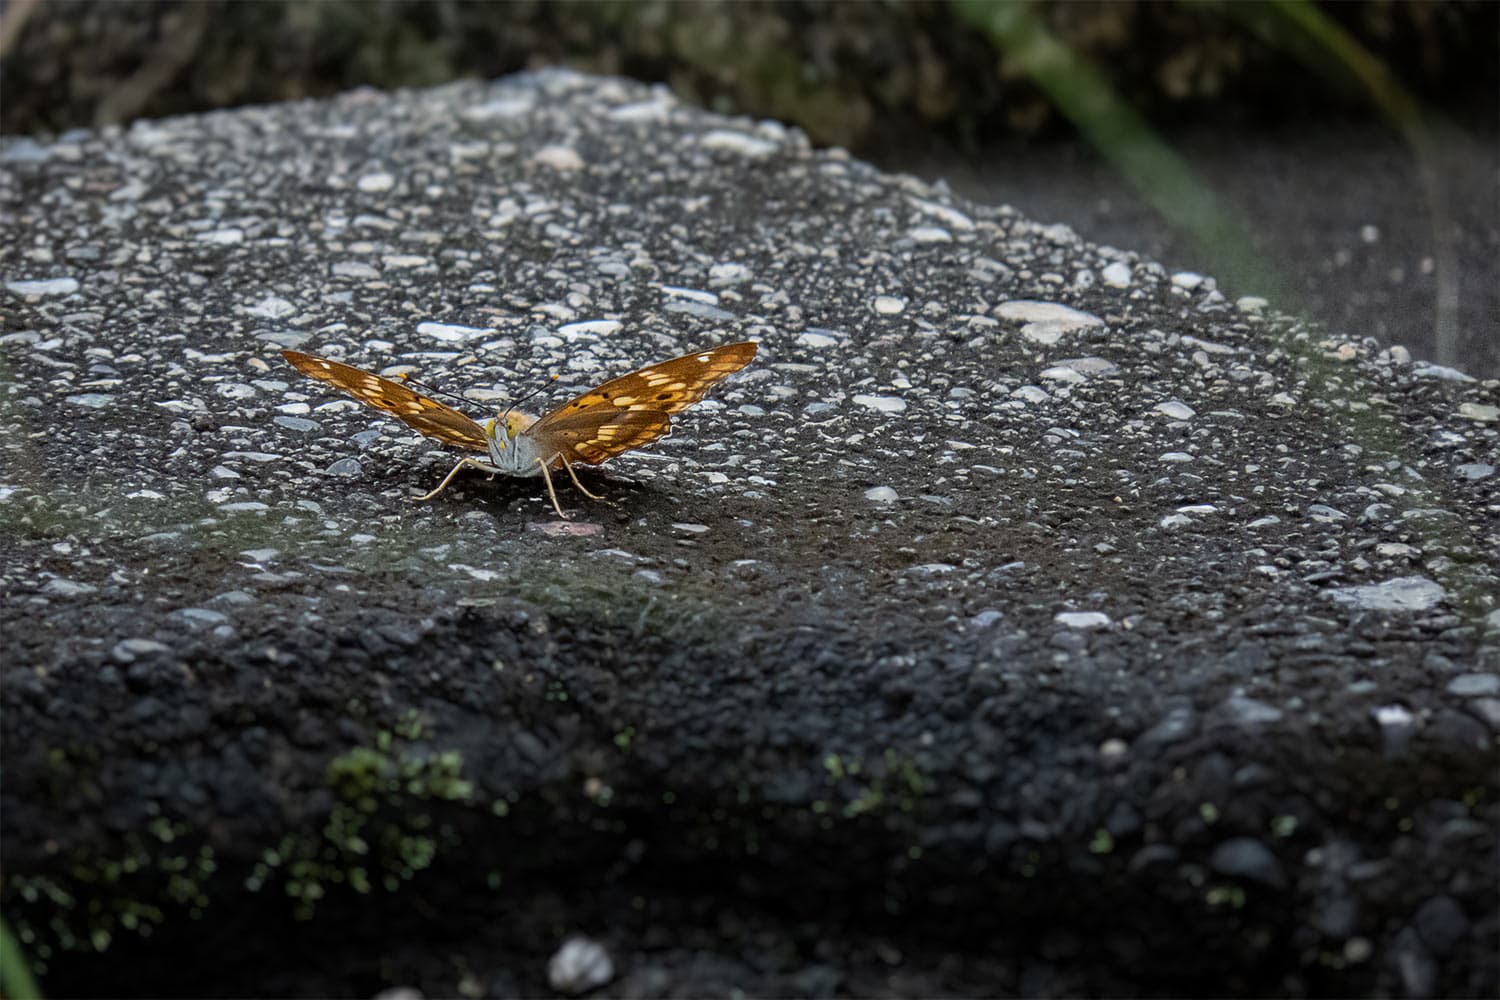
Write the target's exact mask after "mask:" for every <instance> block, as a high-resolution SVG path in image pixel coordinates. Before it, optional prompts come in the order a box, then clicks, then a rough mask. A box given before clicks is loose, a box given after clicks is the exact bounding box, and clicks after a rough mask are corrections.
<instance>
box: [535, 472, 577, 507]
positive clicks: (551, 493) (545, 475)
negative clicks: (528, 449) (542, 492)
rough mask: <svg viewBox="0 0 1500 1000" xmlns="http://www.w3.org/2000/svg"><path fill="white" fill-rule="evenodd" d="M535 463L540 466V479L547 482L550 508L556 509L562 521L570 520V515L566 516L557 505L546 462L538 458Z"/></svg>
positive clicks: (550, 474) (555, 493) (555, 492)
mask: <svg viewBox="0 0 1500 1000" xmlns="http://www.w3.org/2000/svg"><path fill="white" fill-rule="evenodd" d="M536 464H537V465H539V466H541V469H542V479H543V480H545V481H546V483H547V495H548V496H549V497H551V498H552V509H553V510H555V511H557V516H558V517H560V518H562V519H563V520H564V521H569V520H572V519H571V518H570V517H568V515H566V514H564V513H563V509H562V507H560V506H558V503H557V491H556V490H555V489H553V488H552V473H550V472H548V471H547V463H546V462H544V461H542V460H541V459H540V458H539V459H537V460H536Z"/></svg>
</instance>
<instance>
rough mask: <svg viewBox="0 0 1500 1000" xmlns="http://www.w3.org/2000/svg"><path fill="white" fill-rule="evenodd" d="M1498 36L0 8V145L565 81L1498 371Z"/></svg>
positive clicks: (1360, 11) (424, 8) (937, 19)
mask: <svg viewBox="0 0 1500 1000" xmlns="http://www.w3.org/2000/svg"><path fill="white" fill-rule="evenodd" d="M1017 11H1020V12H1021V14H1022V15H1023V16H1024V17H1026V18H1029V19H1031V20H1032V21H1034V23H1035V25H1037V26H1039V28H1040V30H1041V31H1042V32H1043V33H1044V34H1045V36H1046V37H1047V38H1049V39H1051V40H1055V41H1056V42H1058V43H1060V44H1061V45H1062V46H1063V47H1064V48H1065V49H1066V50H1067V51H1069V52H1070V53H1071V54H1072V57H1073V58H1074V59H1076V60H1078V61H1079V64H1080V65H1091V66H1092V67H1094V69H1096V70H1097V71H1098V73H1099V76H1098V81H1099V83H1100V84H1101V86H1102V88H1103V89H1102V90H1100V91H1098V93H1097V94H1095V95H1094V96H1096V97H1097V96H1098V95H1099V94H1104V95H1106V96H1111V97H1113V98H1114V99H1117V100H1118V101H1119V102H1120V107H1125V108H1129V109H1133V111H1134V112H1135V113H1136V114H1138V115H1139V116H1140V117H1141V123H1140V124H1141V126H1142V129H1143V135H1144V138H1146V139H1148V140H1152V141H1156V142H1160V143H1163V144H1164V145H1165V146H1166V147H1167V148H1169V149H1170V150H1172V151H1175V153H1176V154H1177V156H1179V157H1180V158H1181V159H1182V160H1183V161H1184V162H1185V164H1186V166H1187V167H1188V168H1189V169H1190V170H1191V171H1192V172H1193V174H1194V175H1195V176H1196V178H1197V183H1198V185H1200V186H1201V189H1202V190H1204V191H1206V192H1208V193H1209V194H1210V195H1211V196H1212V198H1213V201H1214V204H1215V205H1216V206H1217V208H1218V210H1219V211H1220V212H1222V213H1223V214H1222V216H1221V217H1220V221H1221V222H1222V221H1223V220H1226V219H1227V220H1232V221H1233V223H1234V227H1233V228H1232V229H1226V227H1225V226H1224V225H1217V224H1208V225H1197V226H1195V224H1194V222H1193V220H1192V218H1191V217H1189V218H1186V219H1185V218H1182V217H1174V216H1172V213H1171V211H1170V207H1171V206H1172V205H1180V204H1182V203H1183V202H1185V201H1186V200H1187V199H1185V198H1184V197H1181V196H1180V195H1179V193H1178V192H1177V190H1176V187H1175V182H1174V181H1173V180H1172V179H1171V178H1169V177H1166V176H1162V175H1160V174H1148V175H1146V176H1144V177H1142V176H1140V175H1139V174H1131V173H1130V171H1129V170H1122V168H1121V167H1120V166H1119V162H1120V156H1121V155H1122V154H1126V153H1128V149H1125V148H1124V147H1125V146H1128V145H1129V143H1130V142H1131V141H1133V139H1132V136H1131V135H1129V134H1127V135H1125V136H1123V137H1122V136H1121V135H1120V134H1115V135H1113V136H1101V135H1099V134H1097V132H1095V133H1093V134H1091V135H1090V134H1087V133H1088V130H1087V129H1083V130H1080V128H1079V127H1078V125H1079V122H1078V120H1077V114H1076V110H1062V105H1060V103H1059V101H1058V97H1057V93H1056V91H1055V89H1049V88H1048V87H1047V86H1045V85H1039V84H1038V83H1037V82H1036V81H1037V76H1036V74H1035V73H1034V72H1032V70H1033V68H1034V65H1035V56H1036V55H1037V53H1038V51H1039V50H1040V49H1041V47H1042V46H1041V44H1040V43H1038V42H1037V40H1036V37H1035V35H1034V34H1033V35H1031V36H1023V37H1019V38H1018V37H1016V36H1014V35H1012V36H1009V37H1007V36H1006V35H1005V34H1004V33H1003V32H998V31H997V30H995V21H996V15H997V12H998V13H999V14H1000V15H1002V16H1009V15H1014V14H1015V13H1016V12H1017ZM1497 39H1500V4H1495V3H1491V2H1484V0H1475V2H1450V3H1438V2H1416V3H1394V2H1361V3H1332V4H1300V3H1290V4H1269V3H1249V2H1246V3H1228V4H1221V3H1167V2H1129V0H1121V2H1107V3H1039V4H1027V5H995V4H988V3H964V2H953V3H946V2H945V3H907V4H887V3H844V2H786V3H758V2H702V3H673V2H640V3H616V2H596V0H589V2H515V3H505V4H494V3H458V2H452V0H442V2H407V0H376V2H347V0H333V2H325V3H301V2H291V3H285V2H264V3H242V2H228V0H206V2H197V3H149V2H140V0H128V2H87V0H79V2H73V0H66V2H64V0H58V2H39V0H20V2H18V0H11V2H9V3H7V4H5V6H4V7H3V24H0V88H3V89H0V129H3V131H4V132H5V133H6V134H8V135H16V134H29V135H35V136H38V137H44V136H47V135H54V134H58V133H61V132H64V131H66V130H68V129H71V128H80V127H99V126H105V125H110V124H115V123H121V122H128V121H130V120H132V119H135V118H139V117H160V116H164V115H172V114H181V113H189V112H196V111H203V110H207V109H211V108H216V107H231V106H236V105H242V104H250V103H260V102H268V101H280V100H291V99H297V98H304V97H316V96H322V95H328V94H333V93H336V92H339V91H341V90H347V89H349V88H351V87H356V86H373V87H379V88H393V87H409V86H428V85H432V84H438V83H442V82H445V81H448V80H453V79H457V78H463V77H484V78H488V77H494V76H499V75H503V74H506V73H511V72H516V71H519V70H524V69H528V68H536V67H538V66H543V65H553V64H566V65H570V66H573V67H576V68H578V69H582V70H587V71H591V72H600V73H616V74H623V75H626V76H630V77H634V78H637V79H643V80H653V81H662V82H664V83H666V84H667V85H669V86H670V87H671V88H672V89H673V90H674V91H675V92H676V93H677V94H678V95H679V96H680V97H682V98H683V99H684V100H687V101H691V102H694V103H698V104H702V105H705V106H708V107H711V108H714V109H716V110H721V111H726V112H733V113H741V114H748V115H752V116H756V117H767V118H776V119H779V120H782V121H786V122H789V123H793V124H796V125H798V126H800V127H802V128H803V129H805V130H806V131H807V132H808V133H809V135H811V137H812V138H813V140H814V141H815V142H817V143H820V144H837V145H845V146H848V147H850V148H851V149H852V150H853V151H854V152H855V153H856V154H857V155H859V156H861V157H864V158H866V159H870V160H872V161H874V162H875V163H877V164H879V165H881V166H882V167H885V168H887V169H897V170H905V171H909V172H912V173H916V174H919V175H922V176H924V177H926V178H929V179H936V178H944V179H946V180H948V182H949V183H950V184H951V185H952V186H953V187H954V188H955V189H956V190H958V191H960V192H961V193H963V194H966V195H969V196H972V197H974V198H977V199H980V200H984V201H990V202H994V201H1005V202H1008V203H1010V204H1012V205H1014V206H1015V207H1017V208H1018V209H1020V210H1021V211H1022V212H1024V213H1025V214H1026V215H1028V216H1030V217H1032V218H1034V219H1037V220H1039V221H1042V222H1066V223H1068V224H1069V225H1071V226H1072V227H1073V228H1074V229H1075V230H1077V231H1078V232H1079V233H1080V234H1082V235H1084V236H1085V237H1087V238H1089V239H1093V240H1096V241H1099V242H1104V243H1110V244H1113V245H1115V246H1119V247H1122V248H1125V249H1132V250H1139V251H1140V252H1142V253H1143V254H1145V255H1147V256H1150V257H1154V258H1156V259H1159V260H1161V261H1162V262H1163V263H1165V264H1166V265H1167V266H1169V267H1171V268H1174V269H1176V268H1182V269H1190V270H1196V271H1200V272H1204V273H1208V274H1213V275H1214V276H1216V277H1217V278H1218V279H1219V281H1220V284H1221V287H1222V288H1223V290H1224V291H1225V293H1226V294H1228V295H1230V296H1237V295H1241V294H1261V295H1266V296H1267V297H1269V298H1271V299H1272V300H1273V302H1275V304H1277V305H1278V306H1280V307H1282V308H1285V309H1288V310H1290V311H1296V312H1301V313H1303V314H1304V315H1306V316H1308V317H1310V318H1312V319H1314V320H1316V321H1318V322H1319V323H1321V324H1324V325H1325V326H1326V327H1327V328H1328V331H1329V333H1330V334H1331V335H1333V336H1336V337H1338V338H1339V339H1341V340H1344V339H1354V340H1358V339H1361V338H1365V337H1372V338H1375V339H1376V340H1377V341H1378V342H1379V343H1381V344H1384V345H1389V344H1404V345H1406V346H1407V347H1408V348H1409V349H1410V350H1411V352H1412V354H1413V355H1414V356H1416V357H1418V358H1421V359H1427V360H1432V361H1436V362H1439V363H1443V364H1449V365H1454V366H1456V367H1459V368H1462V369H1463V370H1465V371H1467V372H1469V373H1470V374H1473V375H1477V376H1494V375H1496V374H1500V336H1497V326H1500V323H1497V319H1500V293H1497V290H1496V289H1497V286H1500V276H1497V265H1496V263H1495V261H1496V260H1497V255H1500V181H1497V178H1500V152H1497V150H1500V125H1497V119H1500V104H1497V93H1500V70H1497V66H1500V41H1497ZM1074 77H1075V78H1082V74H1074ZM1086 96H1087V95H1086ZM1115 117H1117V118H1118V117H1119V116H1118V115H1116V116H1115ZM1127 176H1129V177H1132V178H1133V179H1132V180H1129V181H1127V180H1126V177H1127ZM1164 205H1166V206H1167V207H1166V208H1164V207H1163V206H1164ZM1190 215H1191V213H1189V216H1190Z"/></svg>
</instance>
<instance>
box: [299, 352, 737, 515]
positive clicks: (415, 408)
mask: <svg viewBox="0 0 1500 1000" xmlns="http://www.w3.org/2000/svg"><path fill="white" fill-rule="evenodd" d="M755 351H756V345H755V344H754V343H752V342H749V341H745V342H742V343H738V344H726V345H724V346H722V347H714V348H709V349H708V350H706V351H698V352H694V353H693V354H684V355H682V356H681V357H678V358H672V359H671V360H668V361H662V362H659V363H657V364H654V365H648V366H646V367H645V368H642V369H640V370H638V371H634V372H631V373H630V374H629V375H622V376H620V377H619V378H616V379H611V380H610V381H608V382H605V383H604V384H603V385H600V386H597V387H596V388H594V389H591V390H589V391H588V392H585V393H583V394H582V395H580V396H577V397H576V398H574V399H572V400H570V401H568V402H567V403H564V404H563V405H562V406H560V407H558V408H557V409H555V410H551V411H549V412H548V413H546V414H544V415H542V416H535V415H533V414H529V413H521V412H519V411H515V410H506V411H503V412H502V413H500V414H498V415H497V416H495V417H493V418H491V419H489V420H486V421H485V422H484V423H483V424H481V423H479V422H477V421H475V420H473V419H471V418H470V417H467V416H465V415H464V414H462V413H460V412H459V411H457V410H455V409H453V408H452V407H450V406H447V405H445V404H443V403H439V402H438V401H437V400H434V399H430V398H428V397H426V396H423V395H421V394H420V393H417V392H414V391H412V390H411V389H410V388H408V387H407V386H405V385H403V384H401V383H399V382H396V381H394V380H392V379H388V378H382V377H381V376H379V375H376V374H374V373H373V372H367V371H364V370H363V369H360V368H355V367H353V366H352V365H346V364H342V363H341V362H337V361H329V360H327V359H324V358H318V357H314V356H313V355H311V354H303V353H301V352H300V351H283V352H282V356H283V357H285V358H286V360H287V361H288V362H289V363H290V364H291V365H292V366H293V367H294V368H296V369H297V370H298V371H300V372H302V373H303V374H304V375H307V376H309V377H311V378H315V379H318V380H320V381H323V382H327V383H328V384H330V385H332V386H334V387H335V388H338V389H341V390H343V391H344V392H347V393H348V394H349V395H351V396H353V397H354V398H355V399H358V400H359V401H360V402H363V403H365V404H367V405H369V406H373V407H375V408H376V409H378V410H383V411H385V412H386V413H390V414H392V415H393V416H395V417H397V418H398V419H400V420H402V421H403V422H405V423H406V424H407V425H408V426H410V427H412V428H413V429H415V430H417V431H420V432H421V433H422V434H425V435H427V436H428V437H431V438H434V439H436V440H438V441H441V442H443V443H444V444H448V445H453V446H456V447H459V448H464V449H466V450H469V451H478V452H484V453H486V455H487V456H488V458H489V461H488V462H484V461H481V460H479V459H475V458H464V459H462V460H460V461H459V463H458V464H457V465H455V466H454V467H453V471H452V472H450V473H449V474H448V476H447V478H445V479H444V480H443V481H442V483H441V484H439V485H438V488H437V489H435V490H433V491H432V492H431V493H428V494H426V496H424V497H420V498H418V499H430V498H431V497H434V496H436V495H437V494H438V493H440V492H442V490H443V489H444V488H445V487H446V486H447V485H448V483H449V482H450V481H451V480H452V479H453V477H454V476H455V475H457V474H458V473H459V472H460V471H461V470H462V469H464V468H466V467H467V468H475V469H479V470H481V471H484V472H489V473H491V474H500V475H508V476H541V477H542V478H543V479H545V480H546V483H547V491H548V493H549V495H551V497H552V505H553V507H554V509H556V510H557V513H558V515H559V516H563V517H566V515H564V514H563V512H562V508H561V507H560V506H558V504H557V495H556V492H555V491H554V490H553V489H552V477H551V473H552V472H553V471H557V470H559V469H562V470H565V471H566V472H567V473H568V475H569V477H570V478H571V479H572V480H573V483H574V485H575V486H577V487H578V488H579V490H581V491H582V492H584V493H585V494H587V495H589V496H593V494H591V493H589V492H588V490H586V489H584V486H583V484H582V483H580V482H579V481H578V477H577V476H576V475H574V473H573V466H574V465H575V464H585V465H598V464H599V463H601V462H605V461H608V460H609V459H611V458H613V457H615V456H616V455H619V454H622V453H624V452H626V451H630V450H632V449H634V448H639V447H641V446H642V445H646V444H650V443H651V442H652V441H655V440H657V439H658V438H661V437H663V436H665V435H666V434H668V433H670V431H671V421H670V419H669V417H670V415H671V414H673V413H676V412H678V411H680V410H684V409H686V408H687V407H689V406H691V405H693V404H694V403H696V402H698V401H699V400H700V399H702V398H703V396H704V394H705V393H706V392H707V391H708V390H709V389H711V388H712V387H713V386H714V385H716V384H717V383H719V382H720V381H722V380H723V379H725V378H727V377H728V376H729V375H731V374H733V373H734V372H737V371H739V370H740V369H741V368H743V367H745V366H746V365H748V364H749V363H750V362H751V361H752V360H753V359H754V358H755Z"/></svg>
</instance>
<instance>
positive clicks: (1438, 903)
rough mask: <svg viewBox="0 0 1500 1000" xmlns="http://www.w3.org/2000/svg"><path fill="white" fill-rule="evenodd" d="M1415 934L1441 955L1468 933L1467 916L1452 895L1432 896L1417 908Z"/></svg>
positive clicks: (1452, 947) (1435, 952)
mask: <svg viewBox="0 0 1500 1000" xmlns="http://www.w3.org/2000/svg"><path fill="white" fill-rule="evenodd" d="M1415 923H1416V928H1417V934H1418V935H1420V936H1421V938H1422V941H1423V942H1424V943H1425V944H1426V945H1427V947H1429V948H1431V949H1432V951H1433V954H1435V955H1437V956H1438V957H1440V958H1441V957H1442V956H1444V955H1447V954H1448V953H1449V952H1451V951H1452V950H1453V949H1454V947H1455V946H1456V945H1457V944H1458V943H1459V942H1460V941H1462V940H1463V939H1464V938H1465V937H1467V936H1468V934H1469V918H1468V917H1467V916H1465V915H1464V911H1463V907H1461V906H1459V905H1458V902H1457V901H1456V900H1455V899H1454V898H1453V897H1452V896H1434V897H1432V898H1431V899H1429V900H1428V901H1427V902H1425V903H1423V904H1422V906H1421V908H1420V909H1418V910H1417V919H1416V921H1415Z"/></svg>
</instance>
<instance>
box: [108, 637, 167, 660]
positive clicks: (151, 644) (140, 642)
mask: <svg viewBox="0 0 1500 1000" xmlns="http://www.w3.org/2000/svg"><path fill="white" fill-rule="evenodd" d="M167 651H168V647H167V646H166V645H165V644H163V643H160V642H157V641H156V640H155V639H121V640H120V641H119V642H117V643H115V645H114V648H112V649H111V650H110V651H109V655H110V656H112V657H114V659H115V661H116V662H117V663H134V662H135V661H136V660H137V659H139V658H140V657H142V656H151V655H152V654H155V653H165V652H167Z"/></svg>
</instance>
